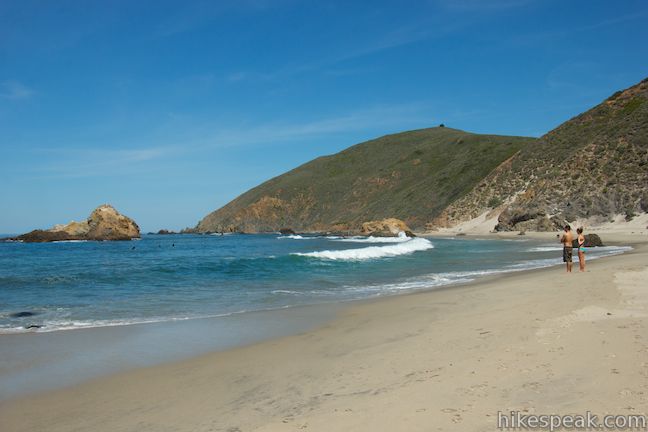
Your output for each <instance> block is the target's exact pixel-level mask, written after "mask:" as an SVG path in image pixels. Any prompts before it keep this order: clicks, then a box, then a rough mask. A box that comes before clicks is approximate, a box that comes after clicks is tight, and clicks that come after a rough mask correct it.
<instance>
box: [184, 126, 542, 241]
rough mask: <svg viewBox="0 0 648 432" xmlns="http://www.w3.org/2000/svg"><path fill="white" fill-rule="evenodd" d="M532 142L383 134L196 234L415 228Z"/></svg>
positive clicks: (242, 200) (238, 206)
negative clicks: (385, 221)
mask: <svg viewBox="0 0 648 432" xmlns="http://www.w3.org/2000/svg"><path fill="white" fill-rule="evenodd" d="M535 141H536V140H535V139H534V138H523V137H509V136H497V135H477V134H472V133H468V132H463V131H460V130H456V129H450V128H444V127H438V128H431V129H422V130H415V131H410V132H403V133H398V134H394V135H387V136H384V137H381V138H378V139H375V140H371V141H367V142H364V143H361V144H357V145H355V146H353V147H350V148H348V149H346V150H344V151H342V152H340V153H337V154H334V155H331V156H324V157H320V158H317V159H315V160H313V161H310V162H308V163H306V164H304V165H302V166H300V167H298V168H295V169H294V170H292V171H289V172H287V173H285V174H283V175H280V176H278V177H275V178H273V179H271V180H269V181H267V182H265V183H263V184H261V185H260V186H257V187H255V188H253V189H251V190H249V191H248V192H246V193H244V194H243V195H241V196H239V197H238V198H236V199H235V200H233V201H231V202H230V203H229V204H227V205H225V206H224V207H222V208H221V209H219V210H216V211H214V212H212V213H210V214H209V215H207V216H206V217H205V218H204V219H203V220H202V221H200V223H199V224H198V226H197V228H196V229H197V230H198V231H200V232H207V231H242V232H268V231H277V230H279V229H280V228H284V227H290V228H292V229H294V230H297V231H348V230H355V229H357V228H359V226H360V224H361V223H362V222H365V221H368V220H375V219H382V218H386V217H396V218H399V219H402V220H404V221H405V222H406V223H407V224H408V225H410V227H412V228H413V229H421V228H423V227H424V226H425V224H426V223H427V222H429V221H430V220H431V219H433V218H435V217H436V216H438V215H439V214H440V213H441V212H442V211H443V210H444V209H445V208H446V207H447V206H448V205H449V204H451V203H452V202H454V201H456V200H457V199H459V198H461V197H463V196H464V195H465V194H467V193H469V192H470V191H471V190H473V188H474V187H475V185H477V184H478V183H479V182H480V181H481V180H482V179H483V178H484V177H485V176H487V175H488V174H489V173H490V172H492V171H493V170H494V169H495V168H496V167H498V166H499V165H500V164H501V163H502V162H503V161H505V160H507V159H509V158H511V157H512V156H513V155H515V154H516V153H517V152H519V151H520V150H522V149H525V148H527V147H530V146H532V145H533V143H534V142H535Z"/></svg>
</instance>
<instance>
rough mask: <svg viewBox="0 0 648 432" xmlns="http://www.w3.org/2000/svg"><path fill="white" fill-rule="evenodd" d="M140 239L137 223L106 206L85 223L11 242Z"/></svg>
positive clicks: (65, 226)
mask: <svg viewBox="0 0 648 432" xmlns="http://www.w3.org/2000/svg"><path fill="white" fill-rule="evenodd" d="M139 237H140V230H139V227H138V226H137V224H136V223H135V221H133V220H132V219H131V218H129V217H127V216H124V215H122V214H121V213H119V212H118V211H117V210H115V208H114V207H112V206H110V205H108V204H104V205H101V206H99V207H97V208H96V209H95V210H94V211H93V212H92V213H91V214H90V217H88V219H86V220H85V221H82V222H74V221H72V222H70V223H69V224H67V225H55V226H54V227H53V228H52V229H49V230H34V231H31V232H29V233H27V234H23V235H20V236H18V237H15V238H13V239H11V240H16V241H23V242H27V243H44V242H52V241H66V240H99V241H103V240H131V239H133V238H139Z"/></svg>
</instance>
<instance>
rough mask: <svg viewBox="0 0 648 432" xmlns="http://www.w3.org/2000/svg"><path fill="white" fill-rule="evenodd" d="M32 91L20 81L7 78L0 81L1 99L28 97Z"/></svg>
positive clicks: (31, 94) (32, 93)
mask: <svg viewBox="0 0 648 432" xmlns="http://www.w3.org/2000/svg"><path fill="white" fill-rule="evenodd" d="M34 93H35V92H34V90H32V89H31V88H29V87H27V86H26V85H24V84H23V83H21V82H20V81H16V80H7V81H3V82H2V83H0V97H1V98H3V99H11V100H20V99H29V98H30V97H32V96H33V95H34Z"/></svg>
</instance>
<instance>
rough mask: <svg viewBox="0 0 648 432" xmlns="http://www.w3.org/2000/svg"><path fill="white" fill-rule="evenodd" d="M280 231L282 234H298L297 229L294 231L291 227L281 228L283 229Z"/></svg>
mask: <svg viewBox="0 0 648 432" xmlns="http://www.w3.org/2000/svg"><path fill="white" fill-rule="evenodd" d="M279 233H280V234H281V235H295V234H297V233H296V232H295V231H293V230H292V229H290V228H281V229H280V230H279Z"/></svg>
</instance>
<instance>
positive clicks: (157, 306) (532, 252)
mask: <svg viewBox="0 0 648 432" xmlns="http://www.w3.org/2000/svg"><path fill="white" fill-rule="evenodd" d="M622 251H623V248H618V247H608V248H596V249H591V250H590V251H589V253H588V257H589V258H590V259H591V258H596V257H600V256H604V255H610V254H616V253H620V252H622ZM560 262H561V253H560V245H558V244H547V243H546V242H539V241H533V240H530V239H520V240H510V241H504V240H476V239H468V238H447V239H446V238H434V239H426V238H416V239H407V238H390V239H380V238H378V239H371V238H369V239H367V238H340V237H309V236H286V237H281V236H279V235H225V236H215V235H182V236H181V235H170V236H159V235H148V236H144V237H143V238H142V239H141V240H139V241H131V242H57V243H44V244H36V243H31V244H27V243H17V242H10V243H0V333H15V332H27V331H30V332H34V331H36V332H47V331H53V330H64V329H74V328H83V327H102V326H114V325H125V324H134V323H145V322H162V321H174V320H187V319H192V318H201V317H215V316H228V315H232V314H241V313H244V312H249V311H261V310H273V309H281V308H286V307H290V306H296V305H309V304H318V303H323V302H337V301H344V300H351V299H362V298H368V297H374V296H379V295H389V294H395V293H401V292H407V291H413V290H420V289H424V288H430V287H435V286H444V285H448V284H454V283H458V282H465V281H469V280H472V279H475V278H477V277H479V276H481V275H487V274H493V273H498V272H508V271H516V270H523V269H527V268H537V267H545V266H550V265H554V264H559V263H560ZM30 326H32V327H31V328H29V329H28V328H27V327H30ZM33 326H37V327H33Z"/></svg>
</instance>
